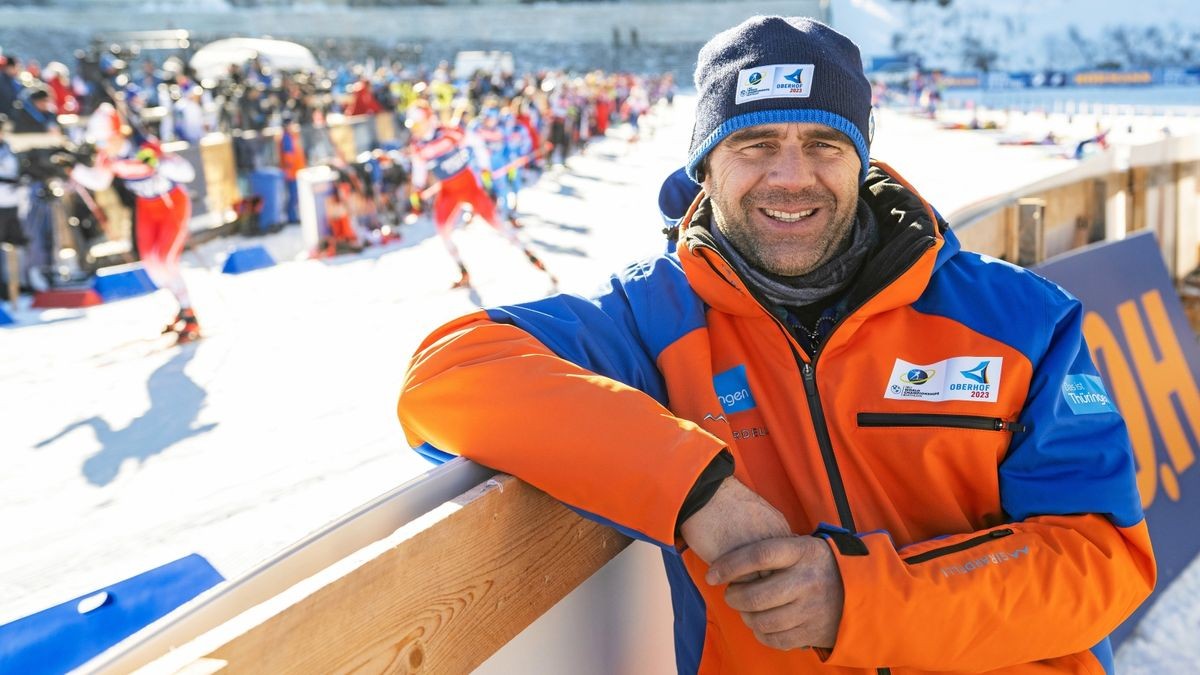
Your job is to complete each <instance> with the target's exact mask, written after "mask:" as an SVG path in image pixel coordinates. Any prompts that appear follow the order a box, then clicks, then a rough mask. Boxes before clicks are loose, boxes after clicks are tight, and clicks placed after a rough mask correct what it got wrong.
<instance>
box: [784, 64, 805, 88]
mask: <svg viewBox="0 0 1200 675" xmlns="http://www.w3.org/2000/svg"><path fill="white" fill-rule="evenodd" d="M783 79H785V80H787V81H788V82H795V83H796V84H804V71H802V70H800V69H799V68H797V69H796V71H795V72H794V73H792V74H791V75H784V76H783Z"/></svg>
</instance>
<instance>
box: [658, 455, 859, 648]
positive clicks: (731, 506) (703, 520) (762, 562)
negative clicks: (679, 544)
mask: <svg viewBox="0 0 1200 675" xmlns="http://www.w3.org/2000/svg"><path fill="white" fill-rule="evenodd" d="M680 534H681V535H682V536H683V540H684V541H685V542H687V545H688V547H689V548H691V549H692V551H693V552H694V553H695V554H696V555H698V556H699V557H700V559H701V560H703V561H704V562H706V563H708V564H709V570H708V574H707V575H706V577H705V581H707V582H708V583H709V584H710V585H714V586H715V585H718V584H725V583H727V584H729V586H728V588H727V589H726V590H725V601H726V603H728V604H729V606H730V607H732V608H733V609H735V610H737V611H738V612H739V613H740V614H741V616H742V620H743V621H744V622H745V623H746V626H748V627H749V628H750V629H751V630H752V631H754V635H755V637H757V638H758V641H759V642H761V643H763V644H764V645H766V646H768V647H772V648H774V649H784V650H786V649H798V648H806V647H825V648H832V647H833V643H834V641H835V640H836V639H837V630H838V624H839V623H840V622H841V618H842V602H843V598H844V593H843V589H842V580H841V575H840V574H839V572H838V569H837V562H836V561H835V560H834V557H833V552H832V551H831V550H830V549H829V546H828V544H826V543H825V542H824V541H822V540H820V539H818V538H816V537H811V536H797V535H794V534H792V532H791V530H790V529H789V528H788V524H787V520H785V519H784V517H783V514H781V513H780V512H779V511H778V510H776V509H775V508H774V507H773V506H771V505H770V504H768V503H767V501H766V500H764V499H763V498H762V497H760V496H758V494H756V493H755V492H754V491H752V490H751V489H750V488H748V487H746V486H745V485H744V484H743V483H742V482H741V481H739V480H738V479H736V478H733V477H730V478H726V479H725V480H724V481H723V482H722V483H721V485H720V487H718V488H717V491H716V493H715V494H714V495H713V497H712V499H710V500H709V502H708V503H707V504H705V505H704V507H703V508H701V509H700V510H699V511H697V512H696V513H694V514H693V515H692V516H691V517H690V518H688V519H687V520H686V521H684V523H683V524H682V525H681V526H680Z"/></svg>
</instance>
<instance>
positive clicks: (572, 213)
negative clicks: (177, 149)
mask: <svg viewBox="0 0 1200 675" xmlns="http://www.w3.org/2000/svg"><path fill="white" fill-rule="evenodd" d="M690 104H691V99H690V98H689V97H680V98H677V100H676V108H675V109H674V110H669V109H667V110H660V112H659V113H658V115H657V120H656V121H655V126H656V127H657V129H656V131H655V132H654V133H653V134H652V135H651V134H644V135H643V139H642V141H641V142H640V143H638V144H636V145H630V144H628V143H627V142H626V141H625V136H624V129H618V130H615V131H614V132H612V133H611V135H610V137H608V138H606V139H603V140H600V141H597V142H595V143H594V144H593V145H592V146H591V147H590V148H589V149H588V151H587V153H586V154H585V155H577V156H575V157H573V158H572V159H570V160H569V164H570V169H569V170H562V169H553V170H551V171H548V172H547V173H546V174H545V175H544V176H543V177H542V178H541V180H540V181H539V182H538V183H536V184H535V185H531V186H528V187H527V188H526V189H525V190H524V191H523V192H522V194H521V204H520V207H521V212H522V214H523V217H522V221H523V222H524V223H525V225H526V227H525V229H524V230H523V235H522V236H524V237H525V238H526V239H527V240H528V241H530V242H531V243H532V245H533V248H534V249H535V250H536V251H538V252H539V254H542V255H543V257H544V260H545V261H546V264H547V265H548V266H549V267H550V269H551V270H552V271H554V272H555V273H556V274H557V275H558V276H559V278H560V280H561V288H562V290H564V291H568V292H574V293H580V294H584V295H587V294H589V293H590V292H591V290H592V289H594V288H597V287H598V286H599V285H600V284H601V283H602V282H603V281H604V279H606V278H607V276H608V275H609V274H611V273H612V272H613V271H615V270H617V269H619V268H620V267H621V266H623V265H624V264H626V263H628V262H631V261H633V260H636V259H639V258H644V257H647V256H651V255H654V254H656V253H657V252H659V251H661V250H662V249H663V246H664V242H663V239H662V235H661V233H660V229H661V227H662V224H661V220H660V218H659V216H658V213H657V194H658V186H659V184H660V182H661V180H662V179H663V178H664V177H665V176H666V175H667V174H668V173H669V172H670V171H671V170H673V169H674V168H675V167H676V166H678V165H679V163H680V162H682V160H683V158H684V156H685V154H686V148H687V144H688V138H689V135H690V131H691V111H690ZM947 140H949V141H951V142H946V141H947ZM872 150H873V152H872V154H873V156H875V157H879V158H882V159H884V160H889V161H890V163H891V164H892V166H893V167H895V168H896V169H897V170H899V171H900V172H901V173H902V174H903V175H904V176H905V177H906V178H908V179H909V180H910V181H911V182H912V183H913V184H914V185H916V186H917V187H918V188H919V189H921V190H922V193H923V194H924V196H925V197H926V198H927V199H928V200H929V201H930V202H931V203H933V204H934V206H935V207H937V208H938V209H939V210H940V211H941V212H942V213H943V214H949V213H952V212H953V211H955V210H956V209H959V208H962V207H963V206H966V205H968V204H970V203H973V202H975V201H978V200H980V199H983V198H985V197H988V196H990V195H992V194H995V193H997V192H1002V191H1005V190H1008V189H1011V188H1014V187H1017V186H1019V185H1022V184H1025V183H1027V182H1030V181H1032V180H1036V179H1038V178H1041V177H1044V176H1049V175H1053V174H1054V173H1057V172H1059V171H1063V170H1065V169H1066V168H1069V167H1070V166H1071V163H1070V162H1068V161H1066V160H1062V159H1057V158H1053V157H1049V156H1048V155H1047V154H1046V153H1045V151H1043V150H1039V149H1037V148H1020V147H1016V148H1014V147H1007V148H1002V147H1000V146H997V145H996V144H995V143H994V141H993V139H991V138H989V137H988V136H987V135H985V134H979V133H968V132H943V131H938V130H936V129H935V128H934V126H933V124H932V123H931V122H928V121H925V120H917V119H913V118H909V117H904V116H901V115H898V114H896V113H890V112H887V111H884V112H883V113H881V114H880V116H879V123H878V127H877V132H876V139H875V142H874V145H873V148H872ZM968 166H969V167H972V168H981V167H986V176H987V178H988V180H987V181H986V182H985V181H981V180H979V175H980V174H979V173H977V172H974V171H964V170H963V168H964V167H968ZM456 241H457V242H458V244H459V247H460V249H461V251H462V255H463V257H464V259H465V260H466V262H467V264H468V266H470V268H471V272H472V281H473V283H474V288H473V289H471V290H457V291H451V290H448V289H449V285H450V284H451V283H452V282H453V281H454V279H455V278H456V276H457V270H456V268H455V267H454V265H453V263H452V262H451V261H450V259H449V258H448V256H447V255H446V254H445V252H444V250H443V248H442V245H441V243H440V241H438V239H437V237H436V235H434V233H433V228H432V226H431V225H430V224H429V223H428V222H425V221H422V222H419V223H417V224H415V225H413V226H410V227H408V228H406V229H405V230H404V240H403V241H402V242H400V243H398V244H393V245H390V246H386V247H376V248H372V249H368V250H367V251H366V252H364V253H363V254H361V255H357V256H346V257H342V258H338V259H335V260H327V261H314V260H307V259H303V255H302V254H303V252H302V251H301V246H300V244H299V232H298V228H295V227H292V228H288V229H285V230H284V231H283V232H281V233H278V234H275V235H269V236H267V237H263V238H260V239H255V240H249V241H247V240H243V239H240V238H230V239H223V240H217V241H213V242H208V243H206V244H204V245H202V246H200V247H198V248H197V249H195V250H192V251H189V252H188V253H187V254H186V255H185V257H184V262H185V266H186V272H185V274H186V276H187V280H188V283H189V285H190V287H191V290H192V295H193V300H194V304H195V307H196V310H197V313H198V315H199V317H200V320H201V323H202V325H203V328H204V331H205V333H206V334H207V337H206V338H205V339H203V340H201V341H200V342H198V343H195V344H192V345H188V346H185V347H182V348H175V347H167V346H165V345H164V340H165V339H164V338H159V339H155V337H154V336H155V335H157V334H158V331H159V330H160V329H161V327H162V325H163V324H164V323H165V322H166V320H167V319H168V318H170V316H172V315H173V312H174V310H173V306H172V302H171V301H170V299H169V298H168V297H166V295H165V294H164V293H162V292H159V293H155V294H152V295H148V296H143V297H140V298H134V299H130V300H123V301H119V302H115V303H111V304H107V305H102V306H99V307H93V308H89V309H86V310H44V311H38V310H31V309H28V308H26V309H22V310H20V311H18V312H17V314H16V318H17V320H18V321H19V322H21V324H22V325H21V326H20V327H18V328H15V329H6V330H3V331H0V334H2V335H3V339H4V344H5V348H4V351H3V355H2V356H0V381H3V382H4V386H3V387H2V388H0V410H3V411H5V413H6V415H5V418H4V419H5V423H4V436H3V438H4V443H3V453H2V454H0V462H2V464H0V468H2V471H0V522H3V523H4V530H5V536H4V537H3V539H2V540H0V623H4V622H7V621H9V620H12V619H15V618H18V617H21V616H25V615H27V614H30V613H32V612H35V611H38V610H40V609H44V608H46V607H49V606H51V605H54V604H57V603H60V602H64V601H66V600H69V599H71V598H73V597H76V596H79V595H82V594H84V593H87V592H89V591H92V590H95V589H97V588H99V587H102V586H104V585H107V584H111V583H114V582H116V581H118V580H120V579H123V578H126V577H129V576H132V575H134V574H138V573H140V572H143V571H146V570H148V569H150V568H152V567H155V566H158V565H162V564H165V563H167V562H169V561H171V560H174V559H177V558H179V557H182V556H184V555H187V554H189V553H193V552H196V553H200V554H201V555H203V556H204V557H205V558H207V559H208V560H209V561H210V562H211V563H212V564H213V565H214V566H215V567H216V568H217V569H218V570H219V571H220V572H221V573H222V574H223V575H224V576H225V577H226V578H233V577H235V576H237V575H239V574H240V573H242V572H244V571H246V570H248V569H250V568H251V567H252V566H254V565H255V564H256V563H258V562H260V561H261V560H263V559H265V558H267V557H269V556H271V555H272V554H274V553H276V552H277V551H279V550H281V549H282V548H284V547H286V546H287V545H289V544H291V543H292V542H294V541H296V540H298V539H300V538H302V537H303V536H304V535H306V534H308V533H310V532H312V531H314V530H316V529H318V528H320V527H321V526H322V525H324V524H325V523H327V522H329V521H331V520H334V519H335V518H337V517H338V516H341V515H342V514H344V513H347V512H349V511H350V510H352V509H354V508H355V507H357V506H359V505H361V504H363V503H365V502H367V501H369V500H370V499H372V498H374V497H375V496H377V495H379V494H381V493H383V492H385V491H387V490H389V489H391V488H393V487H395V486H397V485H399V484H400V483H402V482H404V481H405V480H407V479H408V478H410V477H412V476H414V475H416V474H418V473H420V472H422V471H424V470H425V469H426V468H427V466H428V465H427V464H426V462H425V461H424V460H423V459H421V458H419V457H418V456H417V455H416V454H415V453H412V452H411V451H409V449H408V447H407V445H406V443H405V441H404V438H403V435H402V434H401V432H400V427H399V424H398V423H397V422H396V419H395V403H396V396H397V394H398V392H399V387H400V384H401V382H402V379H403V375H404V370H405V367H406V365H407V361H408V358H409V356H410V355H411V354H412V352H413V350H414V349H415V348H416V346H417V344H418V343H419V341H420V340H421V339H422V338H423V337H424V336H425V335H426V334H427V333H428V332H429V331H430V330H431V329H432V328H434V327H435V326H436V325H438V324H440V323H442V322H444V321H447V320H449V319H452V318H454V317H456V316H458V315H461V314H463V313H466V312H469V311H472V310H474V309H476V308H477V306H494V305H498V304H504V303H511V302H519V301H523V300H528V299H532V298H536V297H539V296H542V295H545V294H546V293H547V292H549V291H550V288H549V286H548V284H547V281H546V278H545V276H544V275H542V274H541V273H539V272H537V271H536V270H534V269H533V268H532V267H530V266H529V265H528V264H527V263H526V262H525V260H524V257H523V255H522V254H521V253H520V251H518V250H516V249H515V248H513V247H511V246H509V245H508V244H507V243H506V242H504V241H503V240H502V239H501V238H500V237H499V236H498V235H497V234H496V233H495V232H493V231H492V230H491V229H490V228H489V227H487V226H486V225H484V224H483V223H481V222H474V223H472V224H470V225H468V226H466V227H465V228H463V229H461V230H460V231H459V232H458V234H457V235H456ZM244 244H261V245H263V246H265V247H266V248H267V249H268V250H269V251H270V252H271V253H272V255H273V257H275V259H276V260H277V261H280V264H279V265H277V266H275V267H273V268H270V269H266V270H259V271H255V272H250V273H247V274H243V275H237V276H232V275H223V274H220V273H218V271H217V270H219V269H220V264H221V262H223V259H224V257H225V256H226V255H227V254H228V252H229V251H230V250H232V249H233V248H234V247H235V246H238V245H244ZM1198 628H1200V563H1194V564H1193V565H1192V566H1191V568H1190V569H1189V570H1188V571H1187V572H1186V573H1185V574H1183V575H1182V576H1181V577H1180V578H1179V579H1178V580H1177V581H1176V583H1175V584H1174V586H1173V587H1172V588H1171V589H1170V590H1169V591H1167V592H1164V593H1162V594H1161V598H1160V600H1159V602H1158V604H1157V606H1156V607H1155V608H1154V609H1153V610H1152V611H1151V612H1150V613H1149V614H1148V616H1147V618H1146V620H1145V621H1144V622H1143V623H1142V625H1141V626H1140V628H1139V631H1138V633H1137V634H1136V635H1135V637H1134V638H1132V639H1131V640H1130V641H1129V642H1128V643H1127V644H1126V645H1125V646H1124V647H1123V648H1122V650H1121V651H1120V652H1119V654H1118V659H1117V663H1118V667H1119V670H1120V671H1121V672H1128V673H1164V672H1177V673H1183V672H1195V671H1197V670H1200V644H1198V643H1197V641H1196V640H1194V636H1195V635H1196V634H1197V629H1198Z"/></svg>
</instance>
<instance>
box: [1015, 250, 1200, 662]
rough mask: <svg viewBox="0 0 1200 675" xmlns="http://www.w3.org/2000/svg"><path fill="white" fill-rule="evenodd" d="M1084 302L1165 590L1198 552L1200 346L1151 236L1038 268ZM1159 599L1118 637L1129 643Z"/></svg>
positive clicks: (1116, 636) (1093, 351) (1082, 252)
mask: <svg viewBox="0 0 1200 675" xmlns="http://www.w3.org/2000/svg"><path fill="white" fill-rule="evenodd" d="M1034 270H1035V271H1036V272H1037V273H1038V274H1041V275H1042V276H1044V277H1046V278H1048V279H1050V280H1052V281H1054V282H1056V283H1058V284H1059V285H1060V286H1062V287H1063V288H1065V289H1067V290H1068V291H1070V292H1071V293H1072V294H1073V295H1075V297H1077V298H1079V300H1080V301H1082V302H1083V306H1084V309H1085V317H1084V321H1083V332H1084V335H1085V337H1086V338H1087V342H1088V348H1089V349H1090V351H1091V354H1092V359H1093V360H1094V361H1095V362H1096V367H1097V368H1098V369H1099V371H1100V374H1101V376H1102V378H1103V381H1104V387H1105V389H1106V390H1107V391H1108V392H1109V393H1110V394H1111V395H1112V398H1113V400H1114V401H1115V403H1116V405H1117V408H1118V409H1119V410H1120V411H1121V414H1122V415H1123V416H1124V417H1125V423H1126V424H1127V425H1128V427H1129V435H1130V438H1131V439H1132V441H1133V451H1134V456H1135V459H1136V461H1137V482H1138V489H1139V491H1140V492H1141V496H1142V508H1143V509H1145V511H1146V524H1147V526H1148V527H1149V529H1150V537H1151V540H1152V541H1153V543H1154V554H1155V557H1156V559H1157V561H1158V590H1161V589H1163V588H1166V587H1167V586H1169V585H1170V584H1171V582H1172V581H1173V580H1174V579H1175V577H1176V576H1178V575H1179V573H1180V572H1181V571H1183V569H1184V568H1185V567H1187V565H1188V564H1189V563H1190V562H1191V561H1192V560H1193V559H1195V558H1196V555H1197V553H1198V552H1200V529H1198V528H1197V527H1196V514H1197V513H1200V469H1198V468H1196V466H1195V463H1196V455H1197V452H1200V389H1198V388H1197V385H1196V383H1197V381H1198V380H1200V346H1197V341H1196V333H1195V332H1194V331H1193V330H1192V328H1191V326H1190V325H1189V324H1188V321H1187V317H1186V315H1185V314H1184V311H1183V306H1182V304H1181V303H1180V301H1179V296H1178V295H1176V292H1175V289H1174V285H1173V284H1172V282H1171V278H1170V275H1169V274H1168V272H1167V268H1166V265H1164V264H1163V259H1162V254H1161V253H1160V252H1159V248H1158V243H1157V242H1156V240H1155V238H1154V235H1153V233H1151V232H1144V233H1139V234H1136V235H1134V236H1131V237H1129V238H1127V239H1124V240H1122V241H1116V242H1106V243H1102V244H1097V245H1094V246H1089V247H1087V248H1085V249H1081V250H1080V251H1078V252H1073V253H1070V254H1067V255H1064V256H1062V257H1059V258H1056V259H1053V260H1050V261H1048V262H1046V263H1043V264H1042V265H1040V266H1038V267H1035V268H1034ZM1152 603H1153V598H1151V600H1150V601H1148V602H1146V603H1145V604H1143V605H1142V607H1141V608H1140V609H1139V610H1138V611H1137V612H1136V613H1135V614H1134V615H1133V616H1132V617H1130V619H1129V620H1128V621H1126V622H1125V623H1124V624H1122V625H1121V627H1120V628H1119V629H1118V630H1117V631H1116V632H1115V633H1113V643H1114V645H1116V644H1119V643H1120V642H1121V640H1123V639H1124V638H1125V637H1127V636H1128V635H1129V634H1130V633H1131V632H1132V631H1133V628H1134V627H1135V626H1136V625H1137V622H1138V621H1139V619H1140V617H1141V615H1142V614H1143V613H1144V612H1145V611H1146V610H1147V609H1149V607H1150V605H1151V604H1152Z"/></svg>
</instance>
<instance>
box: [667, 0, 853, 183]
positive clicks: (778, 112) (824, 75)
mask: <svg viewBox="0 0 1200 675" xmlns="http://www.w3.org/2000/svg"><path fill="white" fill-rule="evenodd" d="M696 91H697V94H698V100H697V102H696V126H695V127H694V128H693V129H692V144H691V147H690V148H689V149H688V161H687V175H688V177H689V178H691V179H692V180H695V181H696V182H700V181H699V180H697V178H696V168H697V167H699V166H700V163H701V161H702V160H703V159H704V156H705V155H707V154H708V152H709V151H710V150H712V149H713V148H714V147H716V146H717V144H718V143H720V142H721V139H723V138H725V137H726V136H728V135H729V134H731V133H733V132H734V131H737V130H738V129H743V128H745V127H752V126H756V125H759V124H776V123H780V122H815V123H817V124H824V125H825V126H828V127H832V128H834V129H836V130H838V131H840V132H842V133H843V134H846V136H848V137H849V138H850V140H851V141H853V142H854V147H855V149H857V151H858V158H859V160H860V161H861V163H862V171H861V173H860V178H859V180H860V181H861V180H865V179H866V176H867V162H868V150H867V147H868V143H869V142H870V141H869V139H870V124H871V85H870V83H869V82H867V77H866V75H864V74H863V67H862V57H861V56H859V53H858V47H857V46H856V45H855V44H854V43H853V42H851V41H850V39H849V38H847V37H846V36H844V35H842V34H841V33H838V32H836V31H834V30H833V29H832V28H830V27H829V26H826V25H825V24H823V23H819V22H817V21H813V20H811V19H804V18H800V17H787V18H784V17H781V16H756V17H751V18H749V19H747V20H746V21H744V22H742V23H741V25H739V26H736V27H734V28H730V29H729V30H727V31H724V32H722V33H719V34H717V35H716V36H715V37H714V38H713V39H711V40H709V41H708V44H706V45H704V47H703V48H702V49H701V50H700V56H699V61H698V62H697V64H696Z"/></svg>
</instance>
